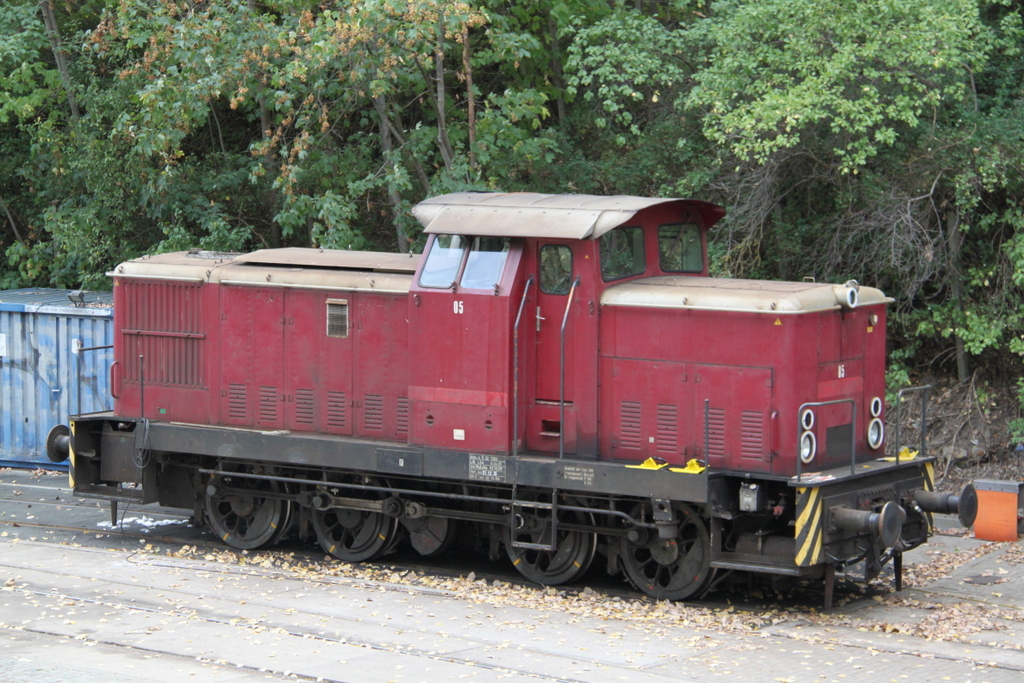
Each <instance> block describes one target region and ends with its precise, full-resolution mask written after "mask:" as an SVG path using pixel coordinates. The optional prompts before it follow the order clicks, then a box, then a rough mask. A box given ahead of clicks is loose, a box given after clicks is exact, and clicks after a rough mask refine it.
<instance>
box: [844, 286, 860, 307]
mask: <svg viewBox="0 0 1024 683" xmlns="http://www.w3.org/2000/svg"><path fill="white" fill-rule="evenodd" d="M858 303H860V293H859V292H858V291H857V290H856V289H854V288H853V287H850V288H849V289H847V290H846V305H847V306H849V307H850V308H857V304H858Z"/></svg>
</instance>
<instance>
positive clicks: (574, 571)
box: [505, 510, 597, 586]
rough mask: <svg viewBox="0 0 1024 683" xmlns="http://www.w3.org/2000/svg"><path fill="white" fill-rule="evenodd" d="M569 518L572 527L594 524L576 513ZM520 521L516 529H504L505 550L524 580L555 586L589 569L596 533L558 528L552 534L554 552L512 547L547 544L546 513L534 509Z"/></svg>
mask: <svg viewBox="0 0 1024 683" xmlns="http://www.w3.org/2000/svg"><path fill="white" fill-rule="evenodd" d="M545 513H546V514H545ZM571 519H572V522H573V523H574V524H590V525H592V524H593V523H594V520H593V519H592V518H591V517H590V515H586V514H583V513H580V512H574V513H573V514H572V517H571ZM521 520H522V524H521V526H520V528H518V529H510V530H508V532H507V534H506V538H505V551H506V552H507V553H508V557H509V559H510V560H512V564H513V565H515V568H516V569H517V570H518V571H519V573H520V574H522V575H523V576H524V577H526V578H527V579H529V580H530V581H533V582H535V583H539V584H543V585H545V586H558V585H561V584H563V583H569V582H571V581H575V580H576V579H578V578H579V577H581V576H583V574H584V573H586V571H587V569H589V568H590V563H591V562H592V561H593V559H594V553H595V552H597V534H595V533H593V532H587V531H569V530H565V529H561V528H559V529H558V530H557V532H556V539H557V540H556V542H555V546H554V547H555V549H554V551H551V550H538V549H535V548H516V547H514V546H513V545H512V541H517V542H520V543H537V544H541V543H542V544H545V545H550V543H551V516H550V512H549V511H544V512H542V511H539V510H538V511H535V512H531V513H529V514H523V515H522V517H521Z"/></svg>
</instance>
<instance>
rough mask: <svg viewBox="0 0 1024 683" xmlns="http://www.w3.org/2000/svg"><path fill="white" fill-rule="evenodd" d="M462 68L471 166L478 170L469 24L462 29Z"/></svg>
mask: <svg viewBox="0 0 1024 683" xmlns="http://www.w3.org/2000/svg"><path fill="white" fill-rule="evenodd" d="M462 68H463V69H464V70H465V72H466V103H467V106H468V108H469V109H468V111H467V112H466V122H467V124H468V125H469V167H470V168H471V169H472V170H474V171H475V170H476V95H474V94H473V66H472V64H471V63H470V52H469V25H466V27H465V28H463V29H462Z"/></svg>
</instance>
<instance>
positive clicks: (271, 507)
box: [206, 482, 291, 550]
mask: <svg viewBox="0 0 1024 683" xmlns="http://www.w3.org/2000/svg"><path fill="white" fill-rule="evenodd" d="M260 486H266V487H267V488H266V489H264V490H276V489H275V487H276V485H275V484H273V483H271V482H261V483H260ZM259 493H260V490H259V489H258V488H253V489H252V493H248V492H246V493H231V494H228V495H223V496H221V495H217V496H211V495H210V493H209V491H208V492H207V494H206V516H207V518H208V519H209V521H210V528H211V529H213V532H214V533H215V534H217V535H218V536H219V537H220V539H221V540H222V541H224V542H225V543H227V544H228V545H229V546H231V547H232V548H238V549H240V550H254V549H256V548H261V547H263V546H265V545H270V544H272V543H276V542H277V540H278V539H280V538H281V535H282V534H283V533H284V532H285V530H286V529H287V527H288V523H289V521H290V520H291V504H290V503H288V502H287V501H284V500H281V499H279V498H268V497H266V496H261V495H259Z"/></svg>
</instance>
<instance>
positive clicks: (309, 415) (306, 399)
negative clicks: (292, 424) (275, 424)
mask: <svg viewBox="0 0 1024 683" xmlns="http://www.w3.org/2000/svg"><path fill="white" fill-rule="evenodd" d="M315 409H316V408H315V405H314V402H313V390H312V389H296V390H295V421H296V422H297V423H299V424H303V425H312V424H313V416H314V414H315V413H314V411H315Z"/></svg>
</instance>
